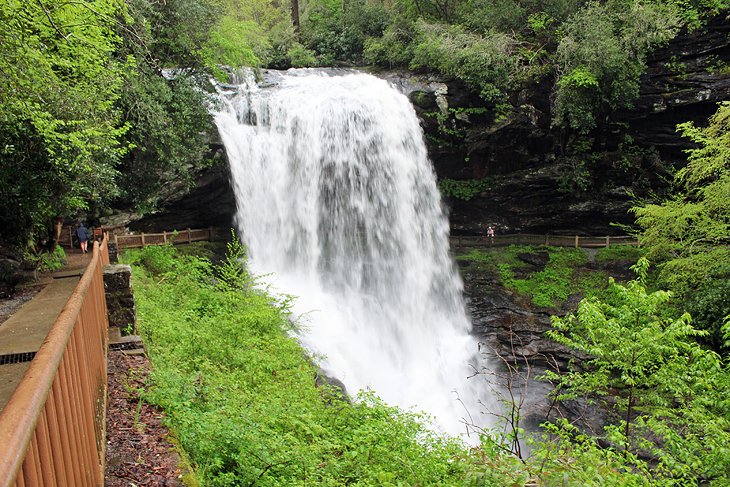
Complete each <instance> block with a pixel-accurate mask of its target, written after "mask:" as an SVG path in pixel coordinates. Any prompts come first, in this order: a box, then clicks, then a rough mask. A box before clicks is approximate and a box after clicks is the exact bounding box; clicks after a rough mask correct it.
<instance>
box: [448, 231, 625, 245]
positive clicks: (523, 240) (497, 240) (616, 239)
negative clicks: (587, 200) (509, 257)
mask: <svg viewBox="0 0 730 487" xmlns="http://www.w3.org/2000/svg"><path fill="white" fill-rule="evenodd" d="M449 240H450V242H451V245H453V246H457V247H490V246H491V247H506V246H508V245H550V246H553V247H575V248H579V247H582V248H599V247H608V246H610V245H639V241H638V240H637V239H636V237H631V236H627V235H622V236H610V235H607V236H605V237H603V236H601V237H595V236H581V235H535V234H529V233H519V234H510V235H495V236H494V237H488V236H486V235H463V236H462V235H457V236H452V237H450V239H449Z"/></svg>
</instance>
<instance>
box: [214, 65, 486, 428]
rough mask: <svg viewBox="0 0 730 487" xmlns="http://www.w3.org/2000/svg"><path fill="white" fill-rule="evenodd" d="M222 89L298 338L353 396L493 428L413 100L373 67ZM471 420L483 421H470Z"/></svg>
mask: <svg viewBox="0 0 730 487" xmlns="http://www.w3.org/2000/svg"><path fill="white" fill-rule="evenodd" d="M239 82H240V84H238V85H237V86H236V87H235V88H234V87H232V86H228V87H225V88H221V100H222V101H223V103H221V106H220V108H219V110H218V111H217V112H216V113H215V120H216V124H217V126H218V129H219V132H220V135H221V137H222V139H223V142H224V144H225V148H226V151H227V154H228V159H229V161H230V165H231V172H232V177H233V185H234V190H235V193H236V202H237V217H236V218H237V225H238V227H239V228H238V229H239V232H240V234H241V235H242V236H243V239H244V241H245V243H246V244H247V245H248V248H249V254H250V258H251V262H252V263H251V265H252V268H253V270H254V271H256V272H260V273H270V276H271V277H270V280H271V281H273V283H274V285H275V286H276V287H277V288H278V289H279V290H280V291H282V292H285V293H288V294H293V295H295V296H297V297H298V299H297V301H296V305H295V306H294V311H295V313H297V314H299V315H300V318H299V322H300V323H301V324H302V330H301V331H300V332H299V335H298V338H299V339H300V341H301V342H302V343H303V344H304V346H305V347H306V348H308V349H309V350H310V351H311V352H312V353H314V354H315V355H317V356H318V357H320V358H321V360H320V365H321V366H322V368H323V369H324V370H325V371H326V372H327V373H328V375H331V376H333V377H335V378H337V379H339V380H341V381H342V382H343V383H344V384H345V386H346V387H347V390H348V392H349V393H351V394H352V393H356V392H357V391H358V390H360V389H364V388H371V389H373V390H374V391H375V392H376V393H377V394H378V395H379V396H380V397H381V398H383V399H384V400H385V401H386V402H387V403H389V404H395V405H399V406H401V407H404V408H411V407H415V409H416V410H425V411H427V412H428V413H430V414H431V415H433V416H434V417H435V418H436V420H437V423H438V424H439V425H441V426H442V427H443V429H444V430H445V431H447V432H449V433H452V434H458V433H463V432H464V431H465V430H466V428H465V425H464V420H466V422H467V423H469V422H472V421H473V422H475V423H477V424H480V425H484V424H485V422H488V420H487V419H485V418H486V416H485V415H484V414H482V413H483V412H484V410H485V408H484V406H483V405H481V404H479V402H480V401H482V402H488V401H489V400H490V399H489V398H488V397H487V396H488V395H487V394H485V393H484V392H480V391H485V390H486V384H485V382H484V380H483V379H481V378H472V379H468V377H469V376H471V375H473V372H474V370H475V368H479V367H480V360H481V359H480V358H479V356H478V351H477V341H476V339H475V338H474V337H472V336H471V335H470V333H469V332H470V328H471V324H470V322H469V318H468V317H467V315H466V311H465V306H464V302H463V298H462V282H461V279H460V277H459V275H458V273H457V272H456V270H455V268H454V263H453V261H452V259H451V257H450V256H449V248H448V232H449V229H448V221H447V219H446V216H445V214H444V211H443V209H442V206H441V200H440V195H439V192H438V189H437V186H436V179H435V175H434V172H433V169H432V166H431V163H430V162H429V160H428V157H427V153H426V147H425V144H424V141H423V132H422V130H421V127H420V125H419V122H418V118H417V117H416V114H415V111H414V109H413V107H412V106H411V104H410V102H409V101H408V99H407V98H406V97H405V96H404V95H403V94H401V93H399V92H398V91H397V90H396V89H394V88H393V87H392V86H391V85H389V84H388V83H387V82H386V81H384V80H381V79H378V78H376V77H374V76H370V75H366V74H352V73H350V74H339V75H333V74H332V73H327V72H323V71H318V70H290V71H288V72H284V73H279V74H277V75H276V79H275V80H274V82H270V83H268V84H264V85H262V86H259V85H258V84H257V83H256V82H255V81H254V79H253V76H252V75H251V74H250V73H246V74H244V75H242V76H241V79H240V80H239ZM469 416H471V418H469Z"/></svg>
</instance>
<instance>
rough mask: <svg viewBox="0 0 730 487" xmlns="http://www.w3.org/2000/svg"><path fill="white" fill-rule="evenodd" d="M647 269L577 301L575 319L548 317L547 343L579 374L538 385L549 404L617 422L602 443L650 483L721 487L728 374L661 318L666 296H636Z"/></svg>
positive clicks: (686, 324)
mask: <svg viewBox="0 0 730 487" xmlns="http://www.w3.org/2000/svg"><path fill="white" fill-rule="evenodd" d="M648 267H649V264H648V261H647V260H646V259H644V258H642V259H640V260H639V262H638V264H637V265H636V266H635V269H636V270H637V272H638V274H639V279H637V280H635V281H631V282H629V283H628V284H627V285H625V286H622V285H619V284H616V283H615V282H613V281H611V283H610V286H609V294H608V296H609V297H608V298H607V299H606V301H601V300H599V299H597V298H592V299H585V300H583V301H581V303H580V305H579V307H578V311H577V313H576V314H571V315H568V316H567V317H565V318H558V317H554V318H553V327H554V330H553V331H551V332H549V335H550V336H551V337H552V338H553V339H555V340H556V341H558V342H559V343H562V344H564V345H566V346H568V347H570V348H572V349H573V350H575V351H577V352H579V353H580V354H582V355H585V356H586V358H585V360H583V362H582V365H581V367H580V368H575V369H573V370H571V371H569V372H567V373H563V374H561V375H557V374H555V373H548V374H547V377H548V378H549V379H550V380H553V381H555V383H556V384H557V385H558V389H557V392H556V394H557V395H558V398H559V399H572V398H578V397H588V398H590V399H591V400H600V401H601V403H602V404H603V405H604V407H608V408H610V409H612V410H613V411H615V412H616V413H617V414H618V416H617V417H616V421H615V422H614V423H613V424H610V425H609V426H607V427H606V428H605V434H606V437H605V439H606V440H607V441H608V442H609V443H610V445H611V446H610V448H612V449H616V450H618V451H622V452H625V458H626V460H627V462H629V465H632V464H633V465H635V466H636V467H637V468H646V465H645V464H644V463H643V462H642V461H640V460H639V459H638V456H637V455H640V454H643V455H646V454H647V453H648V454H651V455H652V457H653V460H654V461H655V462H656V466H655V467H653V468H652V474H653V475H655V476H656V477H658V478H662V477H664V478H666V479H671V483H681V484H685V483H691V484H696V483H706V482H710V483H712V484H713V485H724V484H725V483H727V482H728V480H730V473H729V472H730V460H728V458H730V457H728V456H727V453H728V447H727V445H728V444H730V417H728V410H729V409H728V407H727V406H728V399H727V398H728V392H730V371H728V370H727V368H726V367H725V366H724V365H723V363H722V361H721V360H720V357H719V356H718V355H717V354H715V353H713V352H710V351H707V350H705V349H703V348H702V347H700V346H699V345H698V344H697V343H696V342H695V341H694V340H693V337H697V336H701V335H702V334H703V333H704V332H702V331H698V330H696V329H695V328H693V327H692V326H691V324H690V323H691V317H690V316H689V314H687V313H684V314H683V315H682V316H680V317H678V318H676V317H671V316H669V317H668V316H667V315H666V310H667V304H668V303H669V300H670V297H671V293H670V292H667V291H655V292H649V291H648V290H647V289H646V286H645V281H646V275H647V270H648Z"/></svg>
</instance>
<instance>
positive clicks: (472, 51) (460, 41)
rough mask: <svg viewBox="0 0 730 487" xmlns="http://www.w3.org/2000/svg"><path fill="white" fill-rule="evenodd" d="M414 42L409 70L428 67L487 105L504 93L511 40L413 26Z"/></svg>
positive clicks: (449, 28)
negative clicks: (464, 86) (459, 83)
mask: <svg viewBox="0 0 730 487" xmlns="http://www.w3.org/2000/svg"><path fill="white" fill-rule="evenodd" d="M415 28H416V33H417V42H416V43H415V44H414V48H413V59H412V60H411V62H410V67H411V68H419V67H432V68H435V69H436V70H438V71H440V72H441V73H443V74H445V75H447V76H452V77H455V78H458V79H460V80H462V81H464V82H465V83H466V84H467V85H468V86H469V87H470V88H472V89H474V90H475V91H476V92H478V93H479V94H480V96H481V97H482V98H483V99H484V100H487V101H499V100H500V99H501V97H502V96H503V94H504V93H505V92H506V90H507V86H508V82H509V79H510V74H511V72H512V66H511V65H512V64H513V63H514V62H515V60H514V58H511V57H510V53H511V51H512V50H513V48H514V40H513V39H512V38H510V37H509V36H508V35H505V34H500V33H492V34H490V35H488V36H480V35H476V34H472V33H470V32H467V31H466V30H464V29H463V28H461V27H458V26H447V25H442V24H429V23H426V22H424V21H419V22H417V23H416V26H415Z"/></svg>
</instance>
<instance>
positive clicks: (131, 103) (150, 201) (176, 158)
mask: <svg viewBox="0 0 730 487" xmlns="http://www.w3.org/2000/svg"><path fill="white" fill-rule="evenodd" d="M121 101H122V105H123V106H124V108H125V113H126V119H127V121H128V122H130V123H131V124H132V129H131V130H130V132H129V134H128V136H127V139H128V140H129V142H130V144H132V146H133V149H132V150H131V151H130V153H129V156H128V157H127V158H126V159H124V161H123V162H122V164H121V168H120V169H121V172H122V176H121V178H120V181H119V185H120V188H121V189H122V191H123V198H124V199H125V200H127V201H130V202H131V203H132V204H134V205H135V206H136V207H137V209H140V210H142V211H150V210H153V209H155V207H156V204H157V202H158V200H160V199H162V198H164V196H165V195H166V194H168V192H170V191H174V190H175V189H176V188H180V187H181V186H182V187H187V186H190V185H191V184H192V183H193V179H192V177H193V174H195V172H196V171H197V170H199V169H201V168H203V167H206V166H208V165H209V164H210V161H209V160H206V159H205V158H204V156H205V154H206V152H207V151H208V144H207V142H208V140H207V136H206V130H208V128H209V126H210V115H209V114H208V111H207V108H206V97H205V94H204V93H203V92H202V91H201V90H200V89H199V88H198V87H197V83H196V81H195V80H194V79H193V78H191V77H190V76H187V75H185V74H183V73H181V74H180V75H178V76H176V77H175V78H173V79H166V78H165V77H163V76H160V75H158V74H156V73H154V72H151V71H150V70H149V68H148V67H143V66H140V68H139V70H138V71H136V72H134V73H130V75H129V76H128V77H127V79H126V83H125V90H124V92H123V96H122V100H121Z"/></svg>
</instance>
